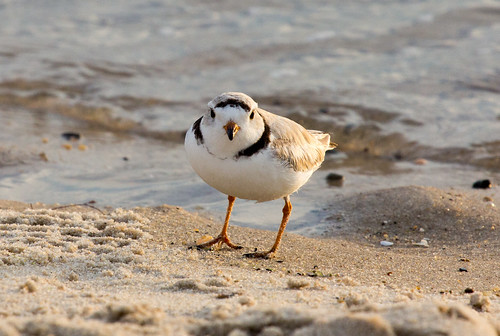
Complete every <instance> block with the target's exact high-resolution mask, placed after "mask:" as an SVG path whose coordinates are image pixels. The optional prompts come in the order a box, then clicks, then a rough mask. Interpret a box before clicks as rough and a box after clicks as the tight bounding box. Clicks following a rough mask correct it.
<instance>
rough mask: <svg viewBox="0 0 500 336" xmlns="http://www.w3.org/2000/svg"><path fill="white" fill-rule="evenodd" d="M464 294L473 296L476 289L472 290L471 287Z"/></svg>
mask: <svg viewBox="0 0 500 336" xmlns="http://www.w3.org/2000/svg"><path fill="white" fill-rule="evenodd" d="M464 293H465V294H472V293H474V289H472V288H470V287H467V288H466V289H465V290H464Z"/></svg>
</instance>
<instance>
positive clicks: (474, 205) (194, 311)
mask: <svg viewBox="0 0 500 336" xmlns="http://www.w3.org/2000/svg"><path fill="white" fill-rule="evenodd" d="M487 193H488V195H487V197H488V198H487V201H485V200H484V197H485V195H484V194H485V192H476V191H457V190H440V189H435V188H427V187H404V188H393V189H387V190H382V191H376V192H367V193H362V194H359V195H356V196H352V197H348V198H347V197H346V198H345V199H341V200H339V202H338V203H337V204H335V205H332V207H331V208H330V210H329V211H330V212H331V216H330V219H329V220H328V221H327V222H326V223H323V224H324V225H325V233H324V237H320V238H307V237H302V236H298V235H295V234H292V233H287V234H286V235H285V237H284V240H283V245H282V249H281V250H280V251H279V253H278V255H277V256H276V258H274V259H270V260H253V259H246V258H243V257H242V254H243V253H245V252H247V251H252V250H253V249H254V248H255V247H257V248H263V247H264V246H267V245H268V244H269V243H270V242H271V241H272V239H274V233H273V232H267V231H260V230H254V229H249V228H242V227H235V226H231V228H230V234H231V238H232V239H233V240H234V241H235V242H237V243H239V244H242V245H243V246H245V249H244V250H243V251H241V250H240V251H233V250H229V249H226V248H222V249H221V250H217V249H215V250H210V251H200V250H197V249H196V248H193V244H194V242H195V241H196V240H197V239H199V238H200V237H202V236H203V235H207V234H210V235H215V234H217V232H218V231H219V230H220V227H221V223H215V222H213V221H212V220H209V219H207V218H205V217H202V216H200V215H197V214H193V213H189V212H187V211H185V210H183V209H181V208H178V207H174V206H167V205H165V206H159V207H153V208H135V209H131V210H124V209H106V210H104V211H103V212H102V213H101V212H99V211H97V210H95V209H92V208H89V207H81V206H80V207H65V208H59V209H51V207H50V206H46V205H43V204H32V205H28V204H23V203H19V202H11V201H1V202H0V277H1V279H2V281H1V282H0V298H1V302H2V305H1V306H0V316H1V320H0V335H34V334H36V335H126V334H148V335H160V334H161V335H232V336H235V335H262V336H264V335H268V336H270V335H296V336H306V335H359V334H371V335H433V334H439V335H441V334H446V335H498V334H499V333H500V329H499V327H498V326H499V322H498V321H499V317H500V304H499V299H500V283H499V282H498V279H500V273H499V272H500V271H499V268H498V264H499V262H500V260H499V258H500V257H499V256H498V253H497V251H498V244H499V243H498V242H499V241H500V239H499V238H500V237H499V229H500V228H498V223H500V214H499V213H498V210H497V209H496V207H495V206H492V204H495V202H497V200H498V199H497V198H496V194H495V192H494V191H488V192H487ZM394 222H396V223H394ZM421 228H422V229H423V230H421ZM424 237H425V238H428V241H429V244H428V247H425V248H424V247H421V246H415V245H414V243H415V242H418V241H420V240H421V239H423V238H424ZM380 240H389V241H393V242H394V245H393V246H392V247H389V248H388V247H381V246H380V244H379V242H380ZM461 268H464V269H467V271H459V269H461ZM466 289H467V293H466Z"/></svg>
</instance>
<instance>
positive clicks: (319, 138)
mask: <svg viewBox="0 0 500 336" xmlns="http://www.w3.org/2000/svg"><path fill="white" fill-rule="evenodd" d="M258 110H259V113H260V115H261V116H262V117H263V118H264V120H265V121H266V123H267V124H268V125H269V127H270V128H271V134H272V136H273V141H272V147H273V148H274V149H275V151H276V155H277V156H278V157H279V158H280V159H282V160H284V161H285V162H287V164H288V165H290V166H291V167H292V168H293V169H294V170H295V171H309V170H316V169H318V168H319V166H320V165H321V163H322V162H323V160H324V158H325V151H327V150H329V149H332V148H334V147H332V146H331V144H330V135H329V134H327V133H323V132H320V131H309V130H306V129H305V128H304V127H302V126H301V125H299V124H297V123H296V122H294V121H292V120H290V119H287V118H284V117H281V116H278V115H275V114H272V113H270V112H267V111H265V110H262V109H258Z"/></svg>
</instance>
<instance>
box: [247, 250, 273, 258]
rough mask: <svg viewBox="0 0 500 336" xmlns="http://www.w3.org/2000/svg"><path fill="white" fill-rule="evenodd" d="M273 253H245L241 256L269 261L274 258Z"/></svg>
mask: <svg viewBox="0 0 500 336" xmlns="http://www.w3.org/2000/svg"><path fill="white" fill-rule="evenodd" d="M274 253H275V251H267V252H252V253H245V254H244V255H243V256H244V257H247V258H255V259H257V258H259V259H271V258H274Z"/></svg>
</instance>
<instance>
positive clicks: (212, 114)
mask: <svg viewBox="0 0 500 336" xmlns="http://www.w3.org/2000/svg"><path fill="white" fill-rule="evenodd" d="M210 116H211V117H212V118H215V112H214V110H212V109H210Z"/></svg>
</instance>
